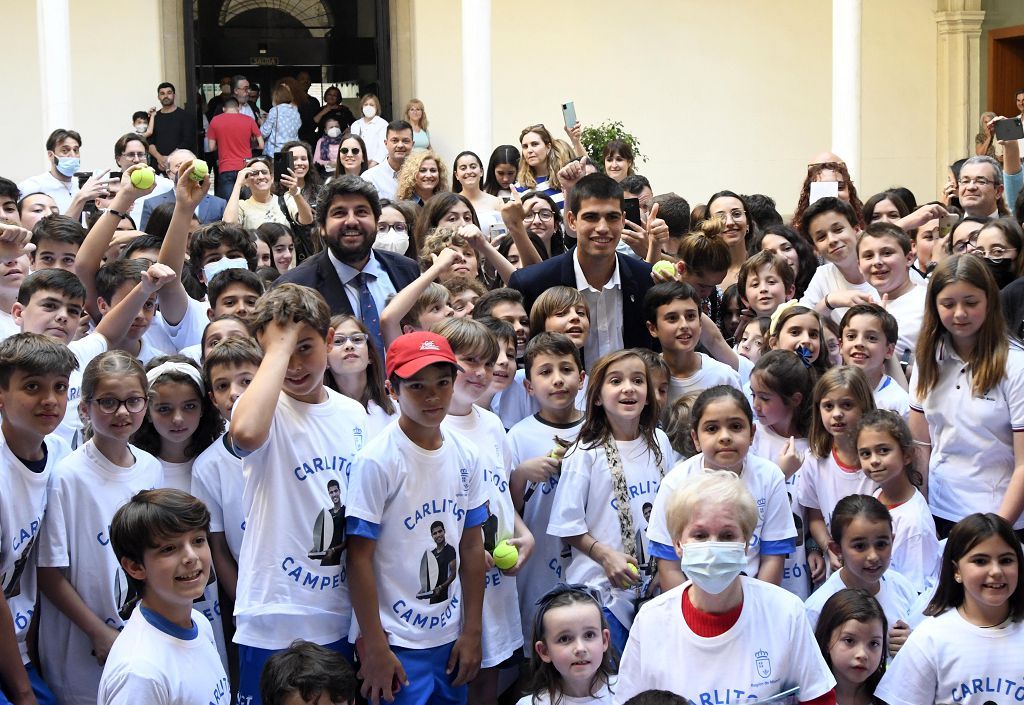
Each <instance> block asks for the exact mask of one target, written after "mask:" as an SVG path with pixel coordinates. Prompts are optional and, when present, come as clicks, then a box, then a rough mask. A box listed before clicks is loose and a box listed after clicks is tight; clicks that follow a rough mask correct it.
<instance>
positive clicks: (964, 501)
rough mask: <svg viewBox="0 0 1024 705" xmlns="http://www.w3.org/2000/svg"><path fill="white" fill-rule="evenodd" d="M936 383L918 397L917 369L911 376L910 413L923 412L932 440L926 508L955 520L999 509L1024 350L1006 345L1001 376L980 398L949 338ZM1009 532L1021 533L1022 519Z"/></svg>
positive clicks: (1020, 409)
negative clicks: (1017, 531) (1003, 370)
mask: <svg viewBox="0 0 1024 705" xmlns="http://www.w3.org/2000/svg"><path fill="white" fill-rule="evenodd" d="M936 356H937V358H938V360H939V379H938V383H937V384H936V385H935V386H934V387H932V390H931V391H930V392H929V393H928V396H927V397H925V398H924V399H920V398H919V397H918V396H917V380H918V368H919V366H916V367H915V368H914V371H913V373H912V374H911V376H910V393H911V395H912V397H911V401H910V408H911V409H912V410H914V411H920V412H923V413H924V416H925V420H927V422H928V433H929V435H930V436H931V443H932V452H931V458H930V460H929V462H928V506H929V507H930V508H931V510H932V514H934V515H935V516H937V517H942V518H943V519H948V520H950V521H960V520H961V519H963V518H964V517H965V516H967V515H968V514H972V513H974V512H991V511H995V510H996V509H998V508H999V505H1000V504H1001V503H1002V501H1003V496H1004V495H1005V494H1006V490H1007V488H1008V487H1009V484H1010V476H1011V475H1012V474H1013V468H1014V458H1013V434H1014V432H1015V431H1024V350H1021V349H1020V348H1018V347H1017V346H1015V345H1010V350H1009V354H1008V355H1007V357H1006V376H1004V377H1003V378H1002V379H1001V380H1000V381H999V383H998V384H996V386H995V387H993V388H992V389H990V390H988V392H986V393H985V394H984V395H981V396H976V395H975V394H974V393H973V391H972V390H971V380H972V377H973V376H972V375H971V372H970V369H969V366H968V365H967V364H966V363H964V362H963V361H962V360H960V358H959V357H958V356H957V354H956V352H955V351H954V350H953V346H952V345H951V344H949V341H948V339H947V340H945V341H943V343H941V344H940V345H939V350H938V351H936ZM1013 528H1015V529H1021V528H1024V515H1022V516H1020V517H1018V519H1017V521H1015V522H1014V524H1013Z"/></svg>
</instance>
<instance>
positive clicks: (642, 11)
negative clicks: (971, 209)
mask: <svg viewBox="0 0 1024 705" xmlns="http://www.w3.org/2000/svg"><path fill="white" fill-rule="evenodd" d="M466 1H471V0H466ZM492 7H493V24H492V32H493V50H492V55H493V64H492V78H493V82H494V83H493V86H494V125H493V131H494V140H495V144H500V143H510V144H517V142H518V138H519V133H520V130H521V129H522V128H523V127H525V126H526V125H530V124H533V123H536V122H543V123H544V124H545V125H547V126H548V128H549V129H551V130H552V132H554V133H555V134H556V136H564V133H562V132H561V125H562V119H561V111H560V107H559V106H560V103H562V102H563V101H565V100H573V101H575V104H576V113H577V115H578V116H579V118H580V120H581V121H582V122H583V123H584V124H588V123H589V124H596V123H599V122H602V121H603V120H605V119H613V120H621V121H622V122H623V123H624V124H625V125H626V127H627V129H629V130H630V131H632V132H633V133H634V134H635V135H636V137H637V138H638V139H639V141H640V149H641V151H642V152H644V153H645V154H646V155H647V157H648V162H647V163H646V164H642V165H641V166H640V170H641V172H642V173H643V174H645V175H646V176H648V178H650V180H651V183H652V185H653V186H654V189H655V191H656V192H662V191H670V190H674V191H676V192H678V193H679V194H681V195H683V196H685V197H686V198H687V199H689V200H690V201H691V203H697V202H702V201H703V200H704V199H706V198H707V197H708V196H709V195H710V194H711V193H713V192H715V191H718V190H720V189H723V188H729V189H732V190H735V191H739V192H742V193H755V192H760V193H767V194H769V195H771V196H773V197H774V198H775V199H776V201H777V202H778V206H779V209H780V211H782V212H784V213H785V212H791V211H792V209H793V207H794V206H795V204H796V200H797V196H798V195H799V187H800V184H801V182H802V178H803V174H804V173H805V168H806V164H807V160H808V158H809V157H811V156H812V155H813V154H814V153H816V152H819V151H821V150H824V149H827V148H829V146H830V125H831V88H832V86H831V60H832V58H831V57H832V55H831V3H829V2H825V1H824V0H773V1H772V2H750V1H749V0H718V1H717V2H714V3H711V2H702V1H699V0H646V1H645V2H642V3H635V4H633V5H625V4H623V3H621V2H618V1H616V0H591V1H590V2H587V3H586V4H585V5H581V4H576V3H561V4H557V3H551V2H541V1H540V0H522V1H521V2H517V3H507V2H502V1H501V0H494V1H493V3H492ZM581 8H584V10H583V12H582V13H581V12H580V10H581ZM933 10H934V4H933V2H932V0H901V2H899V3H892V2H888V1H887V0H865V2H864V15H863V38H862V47H863V49H862V54H863V85H862V101H863V103H862V110H863V112H862V121H863V127H862V129H863V134H862V164H861V176H860V179H859V183H858V188H859V190H860V191H861V193H863V194H865V198H866V197H867V196H869V195H871V193H873V192H874V191H877V190H880V189H882V188H885V187H886V186H889V185H891V184H895V183H901V184H905V185H907V186H909V187H910V188H912V189H914V190H915V191H916V192H919V194H920V197H922V200H928V199H930V198H931V193H930V191H931V190H932V189H933V184H934V182H935V179H934V176H933V173H934V171H935V169H936V165H935V119H936V118H935V115H936V110H935V65H936V51H935V44H936V42H935V23H934V19H933V15H932V13H933ZM411 21H412V27H411V35H412V37H413V39H412V41H411V42H409V45H411V46H414V47H415V50H412V51H414V56H413V60H412V63H413V69H412V71H411V74H412V77H413V80H412V81H411V85H412V86H413V88H412V89H411V91H410V92H415V93H416V95H417V97H419V98H420V99H422V100H423V101H424V102H425V103H426V106H427V111H428V114H429V115H430V120H431V135H432V139H433V142H434V145H435V147H436V148H437V149H439V150H440V151H441V153H442V155H443V156H444V157H445V158H446V159H450V158H451V157H453V156H454V155H455V154H456V153H458V152H459V151H460V150H461V149H462V143H461V135H462V79H461V72H460V68H459V67H460V63H459V62H460V61H461V60H463V59H466V60H472V57H462V56H461V36H462V34H461V33H462V31H463V28H461V27H460V11H459V3H458V2H456V1H455V0H449V1H448V2H427V1H424V0H419V1H418V2H414V3H413V12H412V18H411ZM467 31H472V28H469V29H468V30H467ZM396 50H403V48H401V47H396ZM404 50H410V49H408V48H405V49H404ZM408 97H410V96H409V95H396V96H395V100H396V104H399V103H402V102H404V100H406V99H407V98H408ZM487 156H488V155H487V154H481V157H483V158H484V159H485V160H486V159H487Z"/></svg>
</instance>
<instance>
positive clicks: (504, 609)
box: [441, 406, 532, 668]
mask: <svg viewBox="0 0 1024 705" xmlns="http://www.w3.org/2000/svg"><path fill="white" fill-rule="evenodd" d="M441 430H442V431H448V430H454V431H457V432H458V433H459V434H461V435H462V437H463V438H465V439H467V440H469V441H471V442H472V443H474V444H475V445H476V448H477V452H478V453H479V455H480V463H481V465H482V467H483V471H484V474H483V483H484V490H485V493H486V495H487V503H488V509H489V514H488V517H487V520H486V521H485V522H484V524H483V532H484V550H485V551H486V550H493V547H494V546H495V545H497V544H498V542H499V541H502V540H504V539H510V538H512V537H513V536H514V535H515V513H516V510H515V508H514V507H513V506H512V495H511V494H509V490H508V471H507V470H506V467H507V466H508V448H507V447H506V445H505V427H504V426H502V425H501V419H499V418H498V417H497V416H496V415H495V414H493V413H492V412H490V411H487V410H486V409H481V408H480V407H478V406H474V407H473V409H472V411H471V412H470V413H468V414H466V415H465V416H452V415H451V414H448V415H447V416H445V418H444V421H442V422H441ZM531 558H532V556H531ZM516 584H517V580H516V577H515V576H513V575H505V574H504V573H502V572H501V571H500V570H498V569H497V568H491V569H490V570H488V571H487V572H486V573H485V574H484V609H483V625H484V631H483V640H482V646H483V661H482V662H481V667H482V668H490V667H491V666H497V665H498V664H499V663H501V662H502V661H504V660H505V659H507V658H508V657H509V656H511V655H512V654H513V653H514V652H515V651H516V650H517V649H519V648H520V647H522V645H523V639H522V636H521V635H522V632H523V625H522V622H521V621H520V619H519V609H518V608H519V593H518V591H517V590H516Z"/></svg>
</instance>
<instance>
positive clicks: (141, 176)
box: [132, 166, 156, 191]
mask: <svg viewBox="0 0 1024 705" xmlns="http://www.w3.org/2000/svg"><path fill="white" fill-rule="evenodd" d="M155 182H156V172H154V171H153V170H152V169H150V168H149V167H148V166H147V167H144V168H142V169H136V170H135V171H133V172H132V186H134V187H135V188H137V189H141V190H143V191H145V190H146V189H148V188H149V187H151V186H152V185H153V184H154V183H155Z"/></svg>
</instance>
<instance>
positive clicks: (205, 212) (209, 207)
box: [139, 189, 228, 230]
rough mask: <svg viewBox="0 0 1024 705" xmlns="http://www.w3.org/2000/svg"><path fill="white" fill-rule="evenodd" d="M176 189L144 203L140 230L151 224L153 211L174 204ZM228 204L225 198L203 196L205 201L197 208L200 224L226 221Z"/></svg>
mask: <svg viewBox="0 0 1024 705" xmlns="http://www.w3.org/2000/svg"><path fill="white" fill-rule="evenodd" d="M174 201H175V196H174V189H171V190H170V191H164V192H163V193H161V194H160V195H159V196H153V197H152V198H147V199H146V200H145V201H143V202H142V222H141V223H139V230H145V229H146V223H148V222H149V216H150V215H151V214H152V213H153V209H154V208H156V207H157V206H159V205H161V204H163V203H174ZM227 205H228V202H227V201H225V200H224V199H223V198H217V197H216V196H211V195H210V194H206V195H205V196H203V200H201V201H200V202H199V207H198V208H196V214H197V215H198V216H199V222H200V223H202V224H203V225H206V224H207V223H213V222H215V221H218V220H223V219H224V208H226V207H227Z"/></svg>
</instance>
